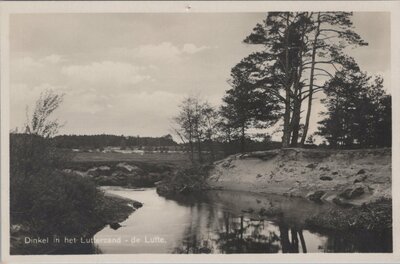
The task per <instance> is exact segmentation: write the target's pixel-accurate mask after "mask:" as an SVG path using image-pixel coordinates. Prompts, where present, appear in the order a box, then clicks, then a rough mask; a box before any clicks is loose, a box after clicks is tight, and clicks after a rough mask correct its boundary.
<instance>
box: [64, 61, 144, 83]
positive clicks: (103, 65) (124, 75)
mask: <svg viewBox="0 0 400 264" xmlns="http://www.w3.org/2000/svg"><path fill="white" fill-rule="evenodd" d="M143 69H144V68H143V67H138V66H135V65H133V64H130V63H124V62H114V61H102V62H93V63H91V64H85V65H70V66H64V67H62V69H61V73H62V74H64V75H66V76H68V77H70V78H74V80H75V81H86V82H89V83H100V84H106V85H117V84H122V85H126V84H128V85H130V84H137V83H139V82H142V81H144V80H150V79H151V77H150V76H149V75H146V74H142V70H143Z"/></svg>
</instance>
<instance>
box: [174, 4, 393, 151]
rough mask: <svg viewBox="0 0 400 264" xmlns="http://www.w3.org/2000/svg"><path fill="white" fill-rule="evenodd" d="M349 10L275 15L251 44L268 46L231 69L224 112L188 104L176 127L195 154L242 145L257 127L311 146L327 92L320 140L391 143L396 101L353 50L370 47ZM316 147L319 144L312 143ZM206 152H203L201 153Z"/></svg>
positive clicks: (347, 144)
mask: <svg viewBox="0 0 400 264" xmlns="http://www.w3.org/2000/svg"><path fill="white" fill-rule="evenodd" d="M351 16H352V13H349V12H270V13H268V14H267V17H266V19H265V20H264V21H263V22H262V23H260V24H257V25H256V27H255V28H254V29H253V30H252V32H251V33H250V34H249V35H248V36H247V37H246V38H245V39H244V43H247V44H249V45H257V46H262V47H263V49H262V51H257V52H254V53H252V54H250V55H249V56H247V57H246V58H244V59H242V60H241V61H240V62H239V63H238V64H237V65H235V66H234V67H233V68H232V70H231V78H230V79H229V81H228V82H229V84H230V86H231V88H230V89H229V90H227V91H226V95H225V96H224V98H223V105H222V106H221V107H220V108H219V109H214V108H212V107H210V105H209V104H207V103H202V102H199V100H197V99H196V98H187V99H185V101H184V102H183V103H182V105H181V106H180V113H179V115H178V117H177V118H175V121H176V123H177V124H178V127H179V129H175V131H176V132H177V134H178V135H179V136H180V137H181V139H182V141H183V142H188V144H189V145H190V146H191V150H192V152H193V144H194V142H196V144H197V145H198V149H199V150H200V149H201V143H202V142H205V141H207V142H209V143H210V142H212V141H213V140H220V141H223V142H231V141H232V140H236V139H240V141H241V151H244V150H245V142H246V133H247V130H248V129H249V128H254V129H260V128H269V127H272V126H273V125H275V124H279V125H280V127H281V132H282V144H281V145H282V147H289V146H293V147H296V146H298V145H301V146H304V144H305V143H307V141H306V140H307V138H310V137H309V136H310V135H309V127H310V117H311V112H312V111H313V102H314V100H315V94H316V93H318V92H320V91H323V92H324V96H323V97H324V99H323V100H322V103H323V104H324V105H325V106H326V109H327V110H326V111H325V112H323V113H321V114H322V115H323V120H321V121H320V122H319V125H320V127H319V131H318V132H317V134H318V135H320V136H322V137H324V138H325V139H326V140H327V141H328V143H329V145H330V146H333V147H338V146H343V147H354V146H359V147H373V146H390V145H391V97H390V95H387V94H386V93H385V91H384V89H383V79H382V78H380V77H377V78H372V77H371V76H368V75H367V73H364V72H362V71H361V69H360V67H359V66H358V64H357V63H356V61H355V60H354V58H352V57H351V56H349V55H347V54H346V53H345V51H346V48H347V47H353V48H354V47H358V46H365V45H367V43H366V42H365V41H364V40H363V39H362V38H361V37H360V36H359V35H358V34H357V33H356V32H355V31H354V30H353V26H352V22H351ZM310 142H312V139H310ZM200 152H201V151H199V153H200Z"/></svg>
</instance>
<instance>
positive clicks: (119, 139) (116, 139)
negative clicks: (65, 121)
mask: <svg viewBox="0 0 400 264" xmlns="http://www.w3.org/2000/svg"><path fill="white" fill-rule="evenodd" d="M51 140H52V141H53V144H54V146H55V147H57V148H69V149H74V148H76V149H82V148H90V149H93V148H105V147H121V148H126V147H142V146H152V147H155V146H176V145H178V143H176V142H175V141H174V140H173V138H172V136H171V135H165V136H162V137H139V136H137V137H132V136H128V137H127V136H123V135H121V136H116V135H105V134H102V135H61V136H55V137H53V138H52V139H51Z"/></svg>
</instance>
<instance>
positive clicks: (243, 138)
mask: <svg viewBox="0 0 400 264" xmlns="http://www.w3.org/2000/svg"><path fill="white" fill-rule="evenodd" d="M245 149H246V131H245V125H244V124H243V125H242V136H241V138H240V152H242V153H244V152H245Z"/></svg>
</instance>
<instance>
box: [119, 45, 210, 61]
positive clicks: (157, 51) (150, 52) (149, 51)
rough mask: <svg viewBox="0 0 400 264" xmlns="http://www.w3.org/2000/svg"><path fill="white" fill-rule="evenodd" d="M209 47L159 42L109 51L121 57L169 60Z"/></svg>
mask: <svg viewBox="0 0 400 264" xmlns="http://www.w3.org/2000/svg"><path fill="white" fill-rule="evenodd" d="M210 48H211V47H208V46H200V47H198V46H196V45H195V44H192V43H186V44H183V46H182V47H178V46H176V45H174V44H172V43H171V42H162V43H160V44H148V45H141V46H139V47H136V48H114V49H112V51H111V52H112V53H113V54H116V55H119V56H123V57H127V56H128V57H131V58H140V59H150V60H163V61H165V60H167V61H171V60H179V59H180V58H182V57H183V56H187V55H193V54H196V53H199V52H202V51H204V50H207V49H210Z"/></svg>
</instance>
